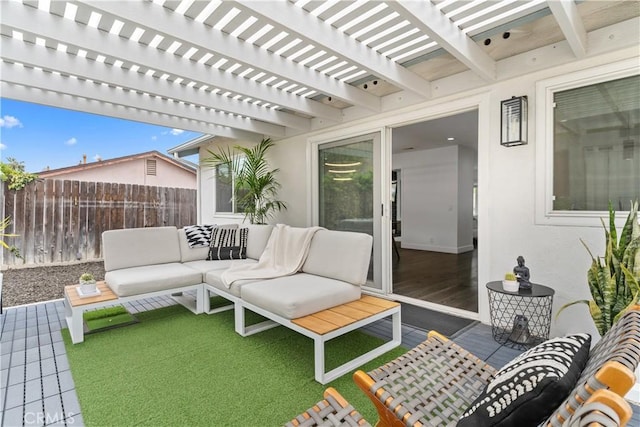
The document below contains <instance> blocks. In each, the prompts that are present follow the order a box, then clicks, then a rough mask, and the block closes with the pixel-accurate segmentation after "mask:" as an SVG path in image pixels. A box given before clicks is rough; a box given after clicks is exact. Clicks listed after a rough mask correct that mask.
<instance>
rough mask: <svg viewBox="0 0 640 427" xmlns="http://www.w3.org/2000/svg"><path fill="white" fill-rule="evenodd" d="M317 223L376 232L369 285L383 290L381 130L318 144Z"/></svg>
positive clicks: (358, 230) (331, 226)
mask: <svg viewBox="0 0 640 427" xmlns="http://www.w3.org/2000/svg"><path fill="white" fill-rule="evenodd" d="M318 172H319V176H318V224H319V225H320V226H322V227H326V228H328V229H330V230H342V231H355V232H359V233H367V234H369V235H371V236H373V239H374V240H373V248H374V249H373V253H372V257H371V264H370V266H369V277H368V283H367V285H368V287H370V288H372V289H375V290H378V291H380V290H382V280H381V268H380V267H381V263H380V258H381V257H380V253H381V250H380V244H379V242H380V240H379V238H380V227H381V217H382V205H381V202H380V182H381V180H380V134H379V133H374V134H369V135H363V136H360V137H356V138H350V139H345V140H341V141H335V142H331V143H327V144H320V145H318Z"/></svg>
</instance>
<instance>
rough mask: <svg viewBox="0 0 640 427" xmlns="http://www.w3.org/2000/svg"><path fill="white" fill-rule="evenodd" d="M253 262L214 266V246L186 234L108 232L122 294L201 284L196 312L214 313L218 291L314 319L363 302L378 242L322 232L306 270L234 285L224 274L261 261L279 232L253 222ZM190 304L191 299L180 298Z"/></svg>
mask: <svg viewBox="0 0 640 427" xmlns="http://www.w3.org/2000/svg"><path fill="white" fill-rule="evenodd" d="M246 227H247V228H248V229H249V232H248V239H247V258H246V259H242V260H216V261H207V260H206V258H207V254H208V248H207V247H200V248H191V247H189V245H188V243H187V238H186V235H185V231H184V229H180V230H178V229H176V228H175V227H152V228H132V229H123V230H110V231H105V232H104V233H103V235H102V240H103V254H104V266H105V272H106V274H105V281H106V283H107V285H108V286H109V287H110V288H111V290H112V291H113V292H114V293H115V294H116V295H117V296H118V297H132V296H136V295H139V296H140V298H144V297H145V296H146V295H148V294H149V293H154V294H157V293H158V292H162V291H164V292H165V293H167V294H175V293H177V292H181V291H183V290H184V288H185V287H192V286H198V285H200V286H201V287H202V290H199V291H198V295H197V298H196V304H195V305H194V304H187V307H188V308H189V309H191V310H192V311H194V312H195V313H202V312H207V313H214V312H217V311H221V310H224V309H230V308H233V305H228V306H225V307H222V308H218V309H214V310H210V307H209V297H210V294H216V295H220V296H222V297H224V298H226V299H228V300H229V301H231V303H234V304H235V303H237V302H241V301H246V302H248V303H250V304H252V305H255V306H258V307H261V308H263V309H265V310H268V311H270V312H273V313H275V314H277V315H278V316H282V317H284V318H286V319H294V318H297V317H302V316H306V315H308V314H311V313H315V312H318V311H321V310H324V309H327V308H330V307H333V306H337V305H340V304H344V303H347V302H350V301H355V300H357V299H359V298H360V295H361V288H360V286H361V285H363V284H364V283H365V281H366V278H367V271H368V267H369V259H370V256H371V245H372V238H371V236H369V235H367V234H362V233H351V232H343V231H331V230H325V229H321V230H319V231H317V232H316V233H315V234H314V236H313V238H312V240H311V246H310V247H309V254H308V256H307V258H306V261H305V263H304V264H303V266H302V268H301V270H300V272H298V273H297V274H294V275H292V276H285V277H279V278H274V279H267V280H241V281H239V282H235V283H233V285H231V287H229V288H227V287H226V286H225V285H224V284H223V282H222V278H221V276H222V274H223V272H224V271H225V270H226V269H227V268H229V266H231V265H232V263H233V264H238V263H240V264H250V263H257V262H258V259H260V256H261V255H262V253H263V252H264V249H265V247H266V245H267V242H268V240H269V237H270V235H271V232H272V229H273V227H272V226H270V225H248V226H246ZM179 301H180V302H182V303H184V302H185V300H184V299H179Z"/></svg>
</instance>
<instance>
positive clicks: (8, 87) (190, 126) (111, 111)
mask: <svg viewBox="0 0 640 427" xmlns="http://www.w3.org/2000/svg"><path fill="white" fill-rule="evenodd" d="M0 91H2V96H3V97H4V98H9V99H15V100H18V101H24V102H31V103H34V104H41V105H49V106H51V107H57V108H66V109H68V110H74V111H81V112H83V113H92V114H98V115H101V116H108V117H116V118H120V119H124V120H133V121H136V122H142V123H148V124H153V125H158V126H163V127H167V128H174V129H183V130H189V131H193V132H200V133H206V134H209V135H216V136H224V137H227V138H234V139H239V140H244V141H255V142H258V141H260V139H261V137H260V136H259V135H257V134H255V133H253V132H245V131H241V130H237V129H232V128H227V127H223V126H217V125H212V124H209V123H203V122H198V121H195V120H188V119H184V118H181V117H176V116H173V115H171V114H159V113H156V112H150V111H146V110H140V109H135V108H128V107H123V106H121V105H116V104H106V103H103V102H98V101H93V100H91V99H87V98H78V97H72V96H69V95H64V94H60V93H56V92H48V91H43V90H41V89H36V88H32V87H25V86H19V85H14V84H11V83H7V82H0Z"/></svg>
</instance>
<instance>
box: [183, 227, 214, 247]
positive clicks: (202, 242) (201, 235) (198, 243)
mask: <svg viewBox="0 0 640 427" xmlns="http://www.w3.org/2000/svg"><path fill="white" fill-rule="evenodd" d="M213 227H215V225H206V224H205V225H188V226H186V227H184V229H183V230H184V233H185V236H186V238H187V244H188V245H189V247H190V248H206V247H208V246H209V244H210V243H211V230H213Z"/></svg>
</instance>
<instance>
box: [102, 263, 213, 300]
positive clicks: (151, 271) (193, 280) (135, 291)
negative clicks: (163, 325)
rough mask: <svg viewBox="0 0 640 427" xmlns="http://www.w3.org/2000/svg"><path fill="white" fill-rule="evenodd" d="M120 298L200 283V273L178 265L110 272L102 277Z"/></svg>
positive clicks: (150, 266)
mask: <svg viewBox="0 0 640 427" xmlns="http://www.w3.org/2000/svg"><path fill="white" fill-rule="evenodd" d="M104 280H105V282H107V285H109V287H110V288H111V290H112V291H113V292H114V293H115V294H116V295H118V296H120V297H126V296H130V295H139V294H146V293H148V292H154V291H163V290H166V289H173V288H179V287H182V286H190V285H197V284H199V283H202V273H201V272H199V271H196V270H194V269H193V268H189V267H187V266H185V265H182V264H180V263H169V264H156V265H146V266H142V267H131V268H125V269H120V270H111V271H109V272H107V273H106V274H105V276H104Z"/></svg>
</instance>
